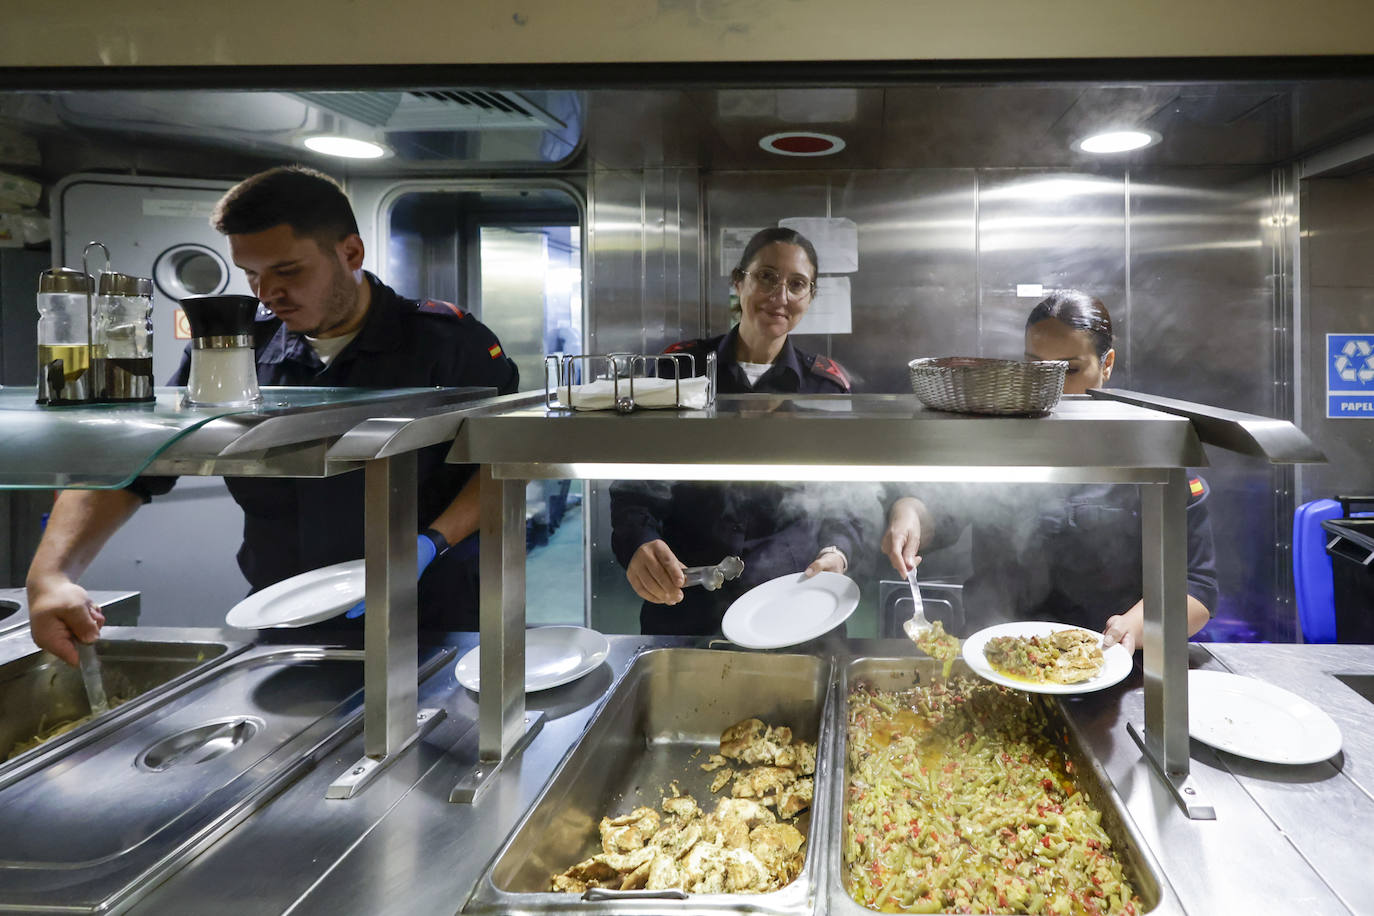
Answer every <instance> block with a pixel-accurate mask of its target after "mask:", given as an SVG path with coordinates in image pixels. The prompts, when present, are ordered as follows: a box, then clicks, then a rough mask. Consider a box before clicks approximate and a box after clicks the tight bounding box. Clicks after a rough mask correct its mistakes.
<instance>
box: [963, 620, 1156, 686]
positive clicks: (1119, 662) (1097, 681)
mask: <svg viewBox="0 0 1374 916" xmlns="http://www.w3.org/2000/svg"><path fill="white" fill-rule="evenodd" d="M964 661H966V662H967V663H968V666H969V667H970V668H972V669H973V670H974V671H975V672H977V673H978V674H979V675H981V676H982V677H985V678H987V679H988V680H990V681H992V682H993V683H994V684H1001V685H1003V686H1004V687H1013V688H1015V689H1017V690H1027V691H1030V692H1031V693H1091V692H1092V691H1094V690H1101V689H1103V688H1104V687H1110V686H1112V685H1113V684H1115V683H1118V682H1119V681H1121V680H1122V679H1123V678H1125V677H1126V675H1128V674H1130V673H1131V656H1130V653H1128V652H1127V651H1126V649H1125V648H1124V647H1123V646H1122V645H1121V644H1120V643H1118V644H1117V645H1114V646H1112V647H1111V648H1110V649H1103V648H1102V634H1101V633H1098V632H1096V631H1095V630H1089V629H1086V628H1084V627H1075V626H1072V625H1070V624H1066V623H1053V622H1051V621H1048V620H1025V621H1013V622H1011V623H999V624H997V625H996V626H991V627H988V628H986V629H983V630H979V631H978V632H977V633H974V634H973V635H972V636H970V637H969V638H968V639H966V640H964Z"/></svg>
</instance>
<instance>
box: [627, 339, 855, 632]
mask: <svg viewBox="0 0 1374 916" xmlns="http://www.w3.org/2000/svg"><path fill="white" fill-rule="evenodd" d="M738 337H739V328H738V327H736V328H734V329H732V330H731V331H730V333H728V334H724V335H722V336H720V337H713V338H709V339H704V340H688V341H683V342H681V343H676V344H673V345H672V346H670V347H668V348H667V349H666V350H665V351H664V352H665V353H690V354H692V356H693V358H694V359H695V371H696V373H697V374H698V375H700V374H702V372H703V371H704V370H705V357H706V354H707V353H711V352H714V353H715V354H716V359H717V360H718V362H717V364H716V383H717V390H718V391H719V392H720V393H721V394H740V393H746V392H766V393H772V394H778V393H783V394H787V393H806V394H844V393H847V392H848V391H849V379H848V377H847V376H846V375H845V373H844V370H843V369H842V368H840V365H839V364H838V363H836V362H835V361H834V360H832V359H829V358H828V357H825V356H818V355H816V354H812V353H807V352H806V351H804V350H799V349H797V348H796V347H794V346H793V345H792V343H791V341H790V340H788V341H785V342H784V343H783V348H782V351H781V352H780V353H779V354H778V358H777V359H776V360H775V361H774V363H773V366H772V368H770V369H769V370H768V371H767V372H765V373H764V374H763V375H762V376H761V377H760V378H759V381H758V384H757V385H754V386H752V387H751V386H750V385H749V382H748V379H747V378H746V377H745V375H744V370H743V369H741V368H740V365H739V361H738V360H737V359H736V358H735V343H736V341H737V340H738ZM681 362H682V363H683V364H684V365H685V363H686V360H682V361H681ZM684 371H685V370H684ZM610 492H611V548H612V550H613V551H614V552H615V556H616V559H617V560H619V561H620V564H621V565H622V566H625V567H628V566H629V564H630V560H631V558H633V556H634V553H635V551H636V550H638V549H639V547H640V545H641V544H645V543H648V542H649V541H653V540H656V539H659V538H661V539H662V540H663V541H664V542H666V543H667V545H668V547H669V549H670V550H672V551H673V553H674V554H675V555H676V556H677V558H678V559H679V560H681V561H682V562H683V563H684V564H685V565H687V566H704V565H706V564H710V563H719V562H720V561H721V560H722V559H723V558H725V557H726V556H737V557H739V558H740V559H742V560H744V573H743V574H742V575H741V576H740V578H738V579H736V580H734V581H733V582H727V583H725V586H724V587H723V588H721V589H718V590H717V591H714V592H708V591H706V590H705V589H703V588H701V587H699V586H693V587H691V588H685V589H683V596H684V597H683V600H682V601H681V602H680V603H679V604H676V605H666V604H655V603H653V602H651V601H645V602H644V603H643V605H642V607H641V609H640V629H641V631H642V632H644V633H658V634H664V633H677V634H692V635H709V634H712V633H718V632H720V622H721V618H722V617H723V616H724V614H725V611H726V609H727V608H729V606H730V604H731V603H732V602H733V601H734V600H735V599H736V598H738V597H739V596H740V595H742V594H743V593H744V592H746V591H748V590H749V589H750V588H753V587H754V586H755V585H758V584H760V583H763V582H767V581H768V580H769V579H774V578H777V577H778V576H782V575H786V574H788V573H796V572H800V571H801V570H803V569H805V568H806V567H807V566H809V565H811V561H812V560H814V559H816V554H817V553H818V552H819V551H820V549H821V548H822V547H825V546H828V545H834V546H835V547H838V548H840V550H842V551H843V552H844V554H845V556H846V557H847V558H848V559H849V562H850V563H851V564H853V563H854V562H855V558H856V556H857V554H858V552H859V551H860V550H861V549H863V548H864V546H865V545H867V544H868V543H869V542H870V541H872V542H876V539H877V533H876V531H877V526H878V525H879V524H881V506H880V505H879V503H878V497H877V494H876V491H875V490H873V489H872V488H863V493H862V494H857V495H856V494H855V493H853V492H851V491H850V488H846V487H843V486H840V485H815V486H808V485H802V484H767V483H760V484H718V483H702V482H695V481H679V482H672V481H662V480H645V481H640V480H633V481H617V482H616V483H613V484H611V489H610ZM864 496H866V497H867V500H865V499H864V498H863V497H864Z"/></svg>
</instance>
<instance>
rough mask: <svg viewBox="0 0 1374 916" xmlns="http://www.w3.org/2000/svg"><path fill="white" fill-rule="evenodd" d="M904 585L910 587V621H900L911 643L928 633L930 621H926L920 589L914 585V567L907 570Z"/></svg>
mask: <svg viewBox="0 0 1374 916" xmlns="http://www.w3.org/2000/svg"><path fill="white" fill-rule="evenodd" d="M906 584H907V585H910V586H911V604H912V610H911V619H910V620H904V621H902V629H903V630H905V631H906V636H907V639H910V640H911V641H912V642H915V641H916V640H918V639H920V638H921V636H922V635H924V634H925V633H927V632H929V630H930V621H929V620H926V607H925V604H923V603H922V602H921V589H920V588H919V587H918V586H917V585H916V567H915V566H913V567H911V569H909V570H907V574H906Z"/></svg>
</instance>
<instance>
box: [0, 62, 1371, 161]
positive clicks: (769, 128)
mask: <svg viewBox="0 0 1374 916" xmlns="http://www.w3.org/2000/svg"><path fill="white" fill-rule="evenodd" d="M349 95H352V96H364V95H365V94H364V93H351V94H349ZM393 95H394V93H393ZM519 95H521V96H524V97H526V98H527V99H530V100H532V101H533V102H535V103H536V104H537V105H539V106H540V107H541V108H542V109H543V110H546V111H549V112H553V113H554V114H555V115H556V116H557V117H558V119H559V123H563V124H566V127H564V128H561V129H554V130H550V129H540V128H539V127H538V126H535V127H526V128H523V129H507V128H497V129H479V130H472V129H450V130H429V131H408V132H405V133H396V134H393V135H391V139H392V142H393V145H394V146H395V147H396V148H397V154H396V155H394V156H392V157H390V158H387V159H383V160H379V161H376V162H348V163H346V164H344V163H341V161H340V160H333V159H329V158H326V157H322V156H319V155H317V154H313V153H310V152H308V151H306V150H304V149H302V148H301V146H300V144H299V139H300V136H301V134H302V132H304V131H307V130H313V129H318V128H320V127H327V126H329V124H330V123H332V122H331V120H330V119H331V118H335V117H337V113H334V112H330V111H328V110H324V109H316V108H312V107H311V106H310V105H309V103H308V98H309V97H308V96H301V95H296V94H291V93H284V92H227V91H224V92H211V91H173V90H146V91H101V92H93V91H87V92H69V93H0V131H4V130H9V131H14V132H19V133H22V134H26V135H29V136H32V137H34V138H35V139H36V140H37V141H38V142H39V145H40V147H41V149H42V153H43V156H42V163H41V164H39V165H37V166H31V167H30V169H29V171H30V173H34V174H36V175H37V176H38V177H43V178H46V179H50V180H52V179H56V178H57V177H60V176H61V175H63V174H66V173H68V172H71V171H78V170H83V169H105V170H111V171H151V170H154V169H156V170H158V171H161V172H162V173H164V174H187V175H205V176H207V177H208V176H210V175H214V176H217V177H218V176H231V175H235V174H242V173H243V172H245V171H249V170H251V169H252V168H254V167H257V166H260V165H261V164H262V163H266V162H280V161H305V162H308V163H312V164H316V165H319V166H321V167H324V168H328V169H331V170H333V171H335V172H336V173H343V174H379V175H380V174H396V175H408V174H435V173H444V172H454V171H460V170H464V169H473V168H477V169H485V170H505V169H508V168H518V167H522V166H524V167H535V168H540V169H544V170H547V169H550V168H553V167H557V164H558V162H559V161H560V160H566V158H567V157H568V156H569V154H570V153H574V151H575V150H577V149H579V147H577V145H576V144H577V139H578V138H579V137H582V138H583V141H584V143H583V145H582V146H581V147H580V150H581V152H580V153H578V155H582V156H584V157H585V161H586V162H589V163H592V164H594V165H596V166H599V167H603V168H635V169H637V168H643V167H659V166H667V167H689V168H699V169H703V170H716V171H722V170H757V169H805V170H816V169H829V168H836V169H886V168H958V167H979V168H999V167H1007V168H1013V167H1027V166H1030V167H1074V168H1078V169H1093V168H1104V169H1111V168H1116V167H1119V166H1120V165H1121V164H1128V165H1133V166H1134V165H1142V166H1165V167H1173V166H1237V165H1240V166H1269V165H1273V164H1276V163H1282V162H1287V161H1290V160H1292V159H1294V158H1297V157H1300V156H1303V155H1306V154H1308V153H1311V152H1313V151H1315V150H1318V149H1321V148H1324V147H1327V146H1330V145H1332V144H1335V143H1339V142H1342V141H1345V140H1348V139H1350V138H1353V137H1358V136H1363V135H1368V134H1371V133H1374V82H1371V81H1355V80H1348V81H1341V80H1328V81H1310V82H1231V83H1140V84H1133V85H1100V84H1087V83H1076V84H1046V85H1037V84H1029V83H1016V84H1001V85H952V86H940V85H926V84H923V85H913V86H894V87H886V88H862V89H846V88H839V89H721V90H671V89H668V90H659V89H654V90H591V91H587V92H582V93H578V92H570V91H568V92H557V91H547V92H523V93H520V94H519ZM1127 125H1129V126H1140V127H1147V128H1149V129H1152V130H1154V131H1157V132H1158V133H1159V134H1161V135H1162V138H1163V139H1162V141H1161V142H1160V143H1159V144H1158V145H1157V146H1154V147H1151V148H1149V149H1147V150H1144V151H1140V152H1137V153H1131V154H1125V155H1124V156H1118V157H1093V156H1089V155H1087V154H1084V153H1079V152H1075V151H1074V150H1073V149H1072V146H1071V144H1072V142H1073V141H1074V140H1075V139H1078V138H1079V137H1081V136H1083V135H1085V134H1087V133H1091V132H1093V131H1096V130H1100V129H1102V128H1104V127H1119V126H1127ZM782 130H810V131H819V132H824V133H831V134H835V135H837V136H839V137H841V138H843V139H844V141H845V143H846V148H845V149H844V150H843V151H841V152H840V153H838V154H836V155H834V156H829V157H824V158H788V157H780V156H777V155H774V154H771V153H768V152H765V151H764V150H762V149H760V148H759V146H758V141H759V139H760V138H761V137H763V136H765V135H767V134H770V133H774V132H777V131H782ZM0 167H4V166H3V164H0Z"/></svg>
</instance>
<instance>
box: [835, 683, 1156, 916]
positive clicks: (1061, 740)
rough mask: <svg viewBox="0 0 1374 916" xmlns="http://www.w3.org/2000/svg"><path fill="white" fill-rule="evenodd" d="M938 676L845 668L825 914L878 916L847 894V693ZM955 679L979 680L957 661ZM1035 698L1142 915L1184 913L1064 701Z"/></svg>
mask: <svg viewBox="0 0 1374 916" xmlns="http://www.w3.org/2000/svg"><path fill="white" fill-rule="evenodd" d="M939 674H940V662H938V661H934V660H931V659H915V658H902V659H897V658H860V659H855V660H853V661H851V662H850V663H849V664H848V665H847V666H846V667H845V669H844V673H843V677H842V679H841V683H840V687H839V690H838V694H839V695H838V697H837V699H836V704H835V706H836V722H835V728H834V732H835V740H834V741H833V742H832V750H833V752H834V754H835V756H834V757H833V758H832V760H831V769H832V770H833V771H834V772H835V773H837V774H838V775H839V776H840V777H841V778H838V779H835V780H832V781H831V784H830V790H831V793H832V794H831V795H830V796H829V798H828V800H827V801H828V804H829V805H830V807H831V808H832V810H833V811H834V812H835V817H834V821H833V822H834V824H835V828H834V829H835V831H836V835H835V836H834V837H832V842H830V843H829V844H828V846H827V849H826V885H825V887H826V892H827V893H826V897H827V903H828V908H827V909H826V910H825V912H827V913H834V914H842V916H861V914H867V913H872V912H874V911H873V910H870V909H868V908H867V907H865V906H862V905H860V904H859V903H858V902H856V901H855V900H854V898H853V897H852V896H850V894H849V888H848V871H847V869H846V868H845V867H844V861H843V857H844V842H843V837H842V836H840V835H839V834H840V831H842V830H843V823H844V816H843V811H844V804H845V795H846V793H845V787H846V786H847V785H848V784H849V772H848V765H847V759H848V753H847V743H848V740H847V739H848V735H847V731H848V730H847V728H846V727H845V723H846V722H847V721H848V716H847V715H846V712H847V707H848V697H849V693H850V691H851V690H852V689H854V688H855V687H857V686H860V685H869V686H872V687H875V688H877V689H879V690H905V689H908V688H910V687H912V686H914V685H916V684H918V683H929V682H930V680H931V679H933V678H937V677H938V676H939ZM951 674H952V675H954V676H958V675H963V676H965V677H976V675H975V674H974V673H973V671H972V670H971V669H970V668H969V667H968V666H967V665H966V664H965V663H964V662H963V661H962V660H960V661H957V662H955V664H954V669H953V671H952V672H951ZM1036 699H1037V701H1038V702H1041V703H1042V704H1043V709H1044V712H1045V715H1046V717H1047V718H1048V720H1049V723H1050V724H1049V732H1050V735H1049V736H1050V737H1051V738H1052V740H1054V741H1055V742H1056V743H1057V744H1058V745H1059V747H1060V748H1061V749H1062V751H1063V753H1064V756H1065V760H1067V761H1070V762H1071V763H1072V765H1073V776H1074V780H1075V781H1076V782H1077V784H1078V787H1079V789H1080V790H1081V791H1083V792H1086V793H1087V795H1088V797H1089V798H1090V799H1091V800H1092V803H1093V804H1094V806H1095V807H1096V808H1097V809H1098V810H1100V811H1101V812H1102V826H1103V828H1104V829H1105V830H1106V832H1107V835H1108V836H1109V837H1110V838H1111V841H1112V846H1113V847H1114V849H1115V851H1116V854H1117V855H1118V856H1119V857H1120V858H1121V862H1122V866H1123V869H1124V872H1125V875H1126V878H1127V879H1128V880H1129V881H1130V882H1131V885H1132V886H1133V887H1134V888H1135V892H1136V895H1137V896H1138V897H1139V898H1140V900H1141V903H1142V904H1143V912H1144V913H1150V914H1155V916H1164V914H1181V913H1183V907H1182V905H1181V904H1180V903H1179V900H1178V898H1177V896H1176V895H1175V894H1174V892H1173V889H1172V888H1170V887H1169V885H1168V883H1167V882H1166V881H1165V880H1164V878H1163V872H1162V871H1161V869H1160V867H1159V864H1158V862H1156V861H1155V859H1154V857H1153V856H1152V855H1151V854H1150V852H1149V850H1148V849H1147V848H1146V846H1145V843H1144V842H1143V841H1142V840H1141V838H1140V835H1139V833H1138V832H1137V831H1136V829H1135V825H1134V824H1133V823H1132V822H1131V819H1130V817H1129V816H1128V815H1127V813H1126V810H1125V808H1124V806H1123V805H1122V802H1121V799H1120V797H1119V796H1118V795H1117V794H1116V791H1115V790H1114V789H1113V788H1112V784H1111V780H1110V779H1109V778H1108V777H1107V774H1106V773H1105V772H1104V771H1103V769H1102V767H1101V766H1100V765H1099V764H1098V763H1097V761H1096V760H1095V759H1094V758H1093V757H1092V755H1091V754H1089V753H1087V752H1086V751H1085V750H1084V747H1085V743H1084V741H1083V739H1082V737H1081V736H1080V735H1079V734H1078V731H1077V729H1076V728H1075V727H1074V725H1073V723H1072V721H1071V720H1070V719H1069V717H1068V716H1066V715H1065V713H1064V708H1063V706H1062V705H1061V703H1060V701H1059V700H1058V699H1054V698H1050V697H1039V696H1038V697H1036Z"/></svg>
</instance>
